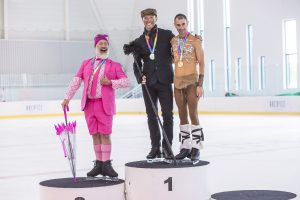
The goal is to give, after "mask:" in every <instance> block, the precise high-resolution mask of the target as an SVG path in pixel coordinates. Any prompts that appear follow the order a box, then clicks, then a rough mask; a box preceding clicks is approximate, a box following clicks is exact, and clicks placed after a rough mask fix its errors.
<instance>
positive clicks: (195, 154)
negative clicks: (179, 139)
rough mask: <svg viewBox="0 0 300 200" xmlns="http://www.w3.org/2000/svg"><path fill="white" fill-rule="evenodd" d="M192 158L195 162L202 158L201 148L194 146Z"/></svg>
mask: <svg viewBox="0 0 300 200" xmlns="http://www.w3.org/2000/svg"><path fill="white" fill-rule="evenodd" d="M190 158H191V161H192V162H193V164H197V163H198V162H199V159H200V150H199V149H197V148H192V151H191V154H190Z"/></svg>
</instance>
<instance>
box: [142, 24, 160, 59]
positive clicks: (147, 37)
mask: <svg viewBox="0 0 300 200" xmlns="http://www.w3.org/2000/svg"><path fill="white" fill-rule="evenodd" d="M157 36H158V28H157V29H156V35H155V39H154V43H153V48H152V47H151V44H150V42H149V36H146V35H145V39H146V43H147V46H148V49H149V51H150V53H151V54H154V51H155V48H156V42H157Z"/></svg>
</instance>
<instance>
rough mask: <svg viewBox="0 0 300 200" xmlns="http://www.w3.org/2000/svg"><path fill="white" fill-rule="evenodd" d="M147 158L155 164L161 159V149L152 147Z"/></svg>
mask: <svg viewBox="0 0 300 200" xmlns="http://www.w3.org/2000/svg"><path fill="white" fill-rule="evenodd" d="M146 158H147V161H148V162H155V159H156V158H161V151H160V147H152V148H151V151H150V152H149V153H148V155H147V156H146Z"/></svg>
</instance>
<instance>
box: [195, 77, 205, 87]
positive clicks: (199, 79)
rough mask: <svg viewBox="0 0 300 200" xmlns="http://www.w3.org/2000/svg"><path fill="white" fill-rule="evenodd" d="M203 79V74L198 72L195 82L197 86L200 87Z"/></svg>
mask: <svg viewBox="0 0 300 200" xmlns="http://www.w3.org/2000/svg"><path fill="white" fill-rule="evenodd" d="M203 81H204V74H199V78H198V82H196V84H197V86H199V87H202V86H203Z"/></svg>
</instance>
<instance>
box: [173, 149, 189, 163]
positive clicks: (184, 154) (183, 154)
mask: <svg viewBox="0 0 300 200" xmlns="http://www.w3.org/2000/svg"><path fill="white" fill-rule="evenodd" d="M190 153H191V150H190V149H180V152H179V153H178V154H177V155H176V156H175V158H176V160H183V159H184V158H185V157H188V156H189V155H190Z"/></svg>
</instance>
